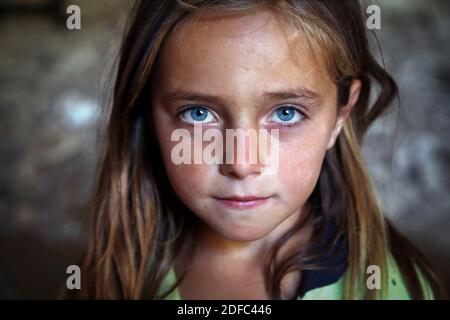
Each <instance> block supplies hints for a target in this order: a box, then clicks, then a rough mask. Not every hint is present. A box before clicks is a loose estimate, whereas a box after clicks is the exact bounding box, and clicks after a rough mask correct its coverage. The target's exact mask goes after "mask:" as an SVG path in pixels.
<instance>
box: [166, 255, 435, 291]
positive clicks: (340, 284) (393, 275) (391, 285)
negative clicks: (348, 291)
mask: <svg viewBox="0 0 450 320" xmlns="http://www.w3.org/2000/svg"><path fill="white" fill-rule="evenodd" d="M348 272H349V271H348V270H347V271H346V272H345V273H344V274H343V276H341V277H340V278H339V279H338V280H337V281H336V282H334V283H331V284H328V285H325V286H322V287H318V288H315V289H312V290H310V291H307V292H306V293H305V294H304V296H303V297H298V300H341V299H343V297H344V296H343V293H344V281H345V278H346V277H348ZM381 272H383V271H381ZM387 272H388V288H387V292H386V299H388V300H405V299H411V297H410V295H409V293H408V290H407V289H406V285H405V283H404V282H403V280H402V277H401V274H400V271H399V268H398V266H397V263H396V262H395V260H394V258H393V257H392V256H391V255H388V271H387ZM418 275H419V279H420V282H421V284H422V288H424V293H425V296H424V298H425V299H427V300H428V299H433V298H434V296H433V293H432V290H431V288H430V286H429V285H428V283H427V282H426V280H425V279H424V277H423V275H422V274H421V273H420V272H418ZM175 282H176V274H175V271H174V269H173V268H172V269H170V271H169V272H168V274H167V275H166V277H165V278H164V280H163V283H162V285H161V287H160V289H159V293H162V292H164V291H166V290H167V289H168V288H170V287H171V286H172V285H173V284H174V283H175ZM373 290H377V289H373ZM165 299H167V300H182V297H181V295H180V292H179V289H178V288H175V289H174V290H173V291H172V292H171V293H170V294H169V295H168V296H167V297H166V298H165Z"/></svg>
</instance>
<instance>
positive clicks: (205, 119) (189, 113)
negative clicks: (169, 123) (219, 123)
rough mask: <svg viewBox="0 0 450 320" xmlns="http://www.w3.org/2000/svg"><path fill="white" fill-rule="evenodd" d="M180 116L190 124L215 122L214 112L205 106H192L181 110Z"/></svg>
mask: <svg viewBox="0 0 450 320" xmlns="http://www.w3.org/2000/svg"><path fill="white" fill-rule="evenodd" d="M180 118H181V120H183V121H184V122H187V123H190V124H208V123H212V122H214V116H213V114H212V113H211V112H210V111H208V109H206V108H203V107H191V108H188V109H185V110H183V111H181V112H180Z"/></svg>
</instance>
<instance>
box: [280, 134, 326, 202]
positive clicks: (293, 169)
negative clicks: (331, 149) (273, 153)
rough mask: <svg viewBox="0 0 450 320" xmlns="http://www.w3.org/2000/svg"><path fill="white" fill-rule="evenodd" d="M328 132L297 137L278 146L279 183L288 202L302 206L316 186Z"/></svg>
mask: <svg viewBox="0 0 450 320" xmlns="http://www.w3.org/2000/svg"><path fill="white" fill-rule="evenodd" d="M328 136H329V134H328V131H323V132H322V133H316V134H314V133H313V132H312V133H311V134H305V133H302V134H299V135H298V136H297V137H295V138H294V139H292V140H290V141H286V142H283V143H281V145H280V151H281V154H282V155H283V157H281V159H280V167H279V168H280V169H279V175H278V177H279V182H280V186H281V187H282V188H283V192H284V193H285V194H288V195H290V196H289V200H290V201H293V202H302V203H304V202H305V201H306V200H307V198H308V197H309V196H310V195H311V193H312V191H313V190H314V187H315V185H316V183H317V179H318V177H319V174H320V170H321V167H322V163H323V160H324V157H325V153H326V146H327V142H328V139H327V137H328Z"/></svg>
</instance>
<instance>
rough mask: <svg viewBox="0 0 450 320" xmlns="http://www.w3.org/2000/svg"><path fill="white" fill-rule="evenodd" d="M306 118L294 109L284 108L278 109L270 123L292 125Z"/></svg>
mask: <svg viewBox="0 0 450 320" xmlns="http://www.w3.org/2000/svg"><path fill="white" fill-rule="evenodd" d="M304 118H305V116H304V115H303V114H302V113H301V112H300V111H298V110H297V109H296V108H294V107H290V106H284V107H280V108H278V109H276V110H275V111H274V112H273V113H272V114H271V115H270V117H269V121H271V122H277V123H280V124H282V125H292V124H296V123H298V122H300V121H302V120H303V119H304Z"/></svg>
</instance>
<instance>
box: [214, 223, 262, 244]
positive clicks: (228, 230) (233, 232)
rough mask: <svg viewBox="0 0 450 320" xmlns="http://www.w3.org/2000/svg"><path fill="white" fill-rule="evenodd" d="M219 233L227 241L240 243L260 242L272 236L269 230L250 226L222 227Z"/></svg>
mask: <svg viewBox="0 0 450 320" xmlns="http://www.w3.org/2000/svg"><path fill="white" fill-rule="evenodd" d="M217 231H218V232H219V233H220V234H222V236H223V237H225V238H226V239H228V240H232V241H239V242H250V241H256V240H260V239H262V238H264V237H266V236H267V235H268V234H270V230H269V228H262V227H260V226H248V225H245V226H236V225H233V226H229V227H225V228H224V227H221V228H220V230H217Z"/></svg>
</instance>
